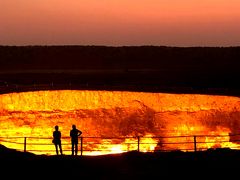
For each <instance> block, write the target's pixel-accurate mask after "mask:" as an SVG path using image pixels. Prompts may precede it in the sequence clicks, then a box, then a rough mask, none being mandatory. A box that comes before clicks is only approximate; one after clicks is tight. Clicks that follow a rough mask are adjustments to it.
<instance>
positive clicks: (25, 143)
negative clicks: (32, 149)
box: [24, 137, 27, 152]
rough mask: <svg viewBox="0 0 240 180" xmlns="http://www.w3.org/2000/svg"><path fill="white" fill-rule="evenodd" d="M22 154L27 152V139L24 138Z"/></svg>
mask: <svg viewBox="0 0 240 180" xmlns="http://www.w3.org/2000/svg"><path fill="white" fill-rule="evenodd" d="M24 152H27V138H26V137H24Z"/></svg>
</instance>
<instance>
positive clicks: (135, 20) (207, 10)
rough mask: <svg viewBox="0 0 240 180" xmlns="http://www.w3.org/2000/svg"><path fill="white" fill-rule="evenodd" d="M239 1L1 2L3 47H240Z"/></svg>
mask: <svg viewBox="0 0 240 180" xmlns="http://www.w3.org/2000/svg"><path fill="white" fill-rule="evenodd" d="M239 9H240V1H239V0H70V1H69V0H68V1H67V0H0V45H79V44H80V45H108V46H123V45H167V46H239V45H240V34H239V32H240V23H239V21H240V11H239Z"/></svg>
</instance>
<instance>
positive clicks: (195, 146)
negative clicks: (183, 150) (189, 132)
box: [194, 136, 197, 152]
mask: <svg viewBox="0 0 240 180" xmlns="http://www.w3.org/2000/svg"><path fill="white" fill-rule="evenodd" d="M194 152H197V137H196V136H194Z"/></svg>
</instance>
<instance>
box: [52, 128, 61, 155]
mask: <svg viewBox="0 0 240 180" xmlns="http://www.w3.org/2000/svg"><path fill="white" fill-rule="evenodd" d="M58 129H59V127H58V126H55V131H54V132H53V140H52V142H53V144H54V145H55V148H56V153H57V155H58V147H59V150H60V153H61V155H62V144H61V132H60V131H59V130H58Z"/></svg>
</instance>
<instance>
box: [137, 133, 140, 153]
mask: <svg viewBox="0 0 240 180" xmlns="http://www.w3.org/2000/svg"><path fill="white" fill-rule="evenodd" d="M137 140H138V149H137V151H138V152H139V151H140V136H138V137H137Z"/></svg>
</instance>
